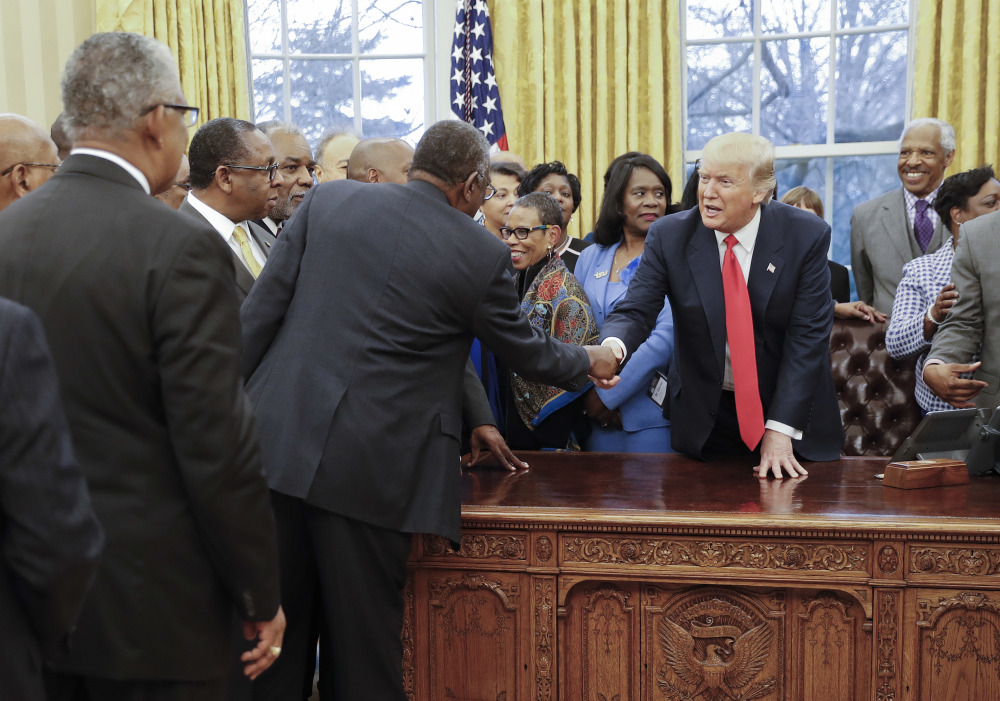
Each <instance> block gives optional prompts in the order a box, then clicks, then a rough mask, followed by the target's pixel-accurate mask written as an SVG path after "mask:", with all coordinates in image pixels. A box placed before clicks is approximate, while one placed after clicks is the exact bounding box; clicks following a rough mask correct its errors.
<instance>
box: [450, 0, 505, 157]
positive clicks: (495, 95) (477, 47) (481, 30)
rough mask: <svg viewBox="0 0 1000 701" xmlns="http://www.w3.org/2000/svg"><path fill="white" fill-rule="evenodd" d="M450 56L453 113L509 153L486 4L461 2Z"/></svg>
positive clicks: (476, 0)
mask: <svg viewBox="0 0 1000 701" xmlns="http://www.w3.org/2000/svg"><path fill="white" fill-rule="evenodd" d="M452 49H453V50H452V52H451V68H452V75H451V98H452V100H451V111H452V112H454V113H455V114H456V115H458V118H459V119H463V120H465V121H466V122H468V123H469V124H472V125H474V126H475V127H476V128H477V129H479V130H480V131H481V132H483V135H484V136H485V137H486V140H487V141H489V142H490V145H491V146H492V145H494V144H495V145H496V146H497V147H499V148H500V150H501V151H506V150H507V132H506V130H505V129H504V125H503V113H502V112H501V110H500V91H499V90H497V77H496V73H494V71H493V30H492V28H491V27H490V11H489V8H487V6H486V0H459V1H458V15H457V16H456V19H455V41H454V42H453V44H452Z"/></svg>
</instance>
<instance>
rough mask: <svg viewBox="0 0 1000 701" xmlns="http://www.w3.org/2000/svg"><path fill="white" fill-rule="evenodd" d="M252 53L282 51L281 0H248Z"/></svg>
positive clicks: (248, 29)
mask: <svg viewBox="0 0 1000 701" xmlns="http://www.w3.org/2000/svg"><path fill="white" fill-rule="evenodd" d="M247 19H248V21H247V33H248V34H249V35H250V53H252V54H278V53H281V6H280V0H247Z"/></svg>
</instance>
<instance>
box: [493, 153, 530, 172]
mask: <svg viewBox="0 0 1000 701" xmlns="http://www.w3.org/2000/svg"><path fill="white" fill-rule="evenodd" d="M501 163H516V164H517V165H519V166H521V168H523V169H524V170H525V171H527V170H528V166H526V165H525V164H524V159H523V158H521V157H520V156H518V155H517V154H516V153H514V152H513V151H496V152H495V153H491V154H490V165H491V166H495V165H499V164H501Z"/></svg>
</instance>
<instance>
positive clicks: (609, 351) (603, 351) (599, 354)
mask: <svg viewBox="0 0 1000 701" xmlns="http://www.w3.org/2000/svg"><path fill="white" fill-rule="evenodd" d="M583 349H584V350H585V351H587V356H588V357H589V358H590V370H589V372H588V374H589V375H590V379H591V380H593V381H594V385H596V386H597V387H600V388H601V389H610V388H611V387H614V386H615V385H617V384H618V380H620V379H621V378H620V377H618V374H617V373H618V366H619V365H620V364H621V361H622V358H621V357H620V356H619V355H618V353H616V352H615V349H614V348H613V347H612V346H610V345H607V346H583Z"/></svg>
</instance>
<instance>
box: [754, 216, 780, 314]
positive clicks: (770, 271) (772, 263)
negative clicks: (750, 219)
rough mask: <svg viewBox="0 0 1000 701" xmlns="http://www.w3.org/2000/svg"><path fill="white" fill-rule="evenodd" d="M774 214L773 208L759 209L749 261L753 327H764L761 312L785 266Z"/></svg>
mask: <svg viewBox="0 0 1000 701" xmlns="http://www.w3.org/2000/svg"><path fill="white" fill-rule="evenodd" d="M773 211H774V207H768V206H767V205H761V208H760V228H758V229H757V241H756V242H755V243H754V247H753V256H752V257H751V258H750V276H749V278H748V279H747V293H748V294H749V295H750V309H751V310H752V312H753V315H754V322H755V326H759V325H761V324H763V323H764V310H765V309H767V303H768V300H770V299H771V292H772V291H773V290H774V285H775V283H776V282H777V281H778V276H780V275H781V271H782V269H783V268H784V265H785V260H784V259H783V258H782V257H781V256H780V255H779V251H780V250H781V248H782V246H784V245H785V242H784V240H783V239H782V233H783V232H781V231H779V230H778V228H777V227H776V226H775V225H774V223H773V219H774V213H773Z"/></svg>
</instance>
